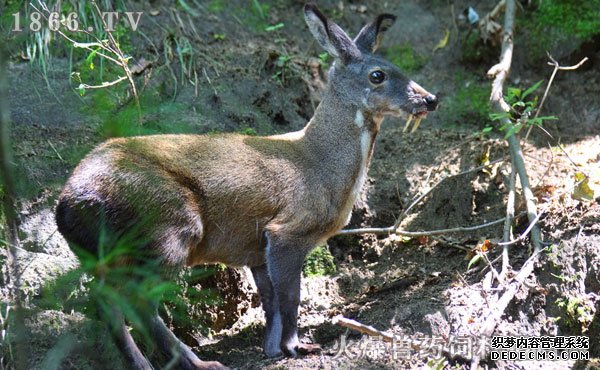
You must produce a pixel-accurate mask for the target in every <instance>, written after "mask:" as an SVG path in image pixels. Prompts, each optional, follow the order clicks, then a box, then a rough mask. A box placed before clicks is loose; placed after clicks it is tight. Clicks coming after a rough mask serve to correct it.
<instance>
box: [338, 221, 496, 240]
mask: <svg viewBox="0 0 600 370" xmlns="http://www.w3.org/2000/svg"><path fill="white" fill-rule="evenodd" d="M504 219H505V217H502V218H500V219H497V220H494V221H490V222H486V223H484V224H480V225H476V226H466V227H454V228H450V229H439V230H430V231H404V230H398V229H395V228H394V227H393V226H390V227H382V228H377V227H372V228H363V229H348V230H340V231H339V232H338V233H337V234H336V235H356V234H375V235H389V234H396V235H403V236H412V237H416V236H430V235H439V234H449V233H457V232H465V231H475V230H479V229H484V228H486V227H490V226H494V225H497V224H500V223H502V222H504Z"/></svg>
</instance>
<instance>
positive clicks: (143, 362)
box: [106, 308, 152, 370]
mask: <svg viewBox="0 0 600 370" xmlns="http://www.w3.org/2000/svg"><path fill="white" fill-rule="evenodd" d="M106 323H107V324H108V327H109V330H110V333H111V334H112V336H113V338H114V340H115V342H116V345H117V347H118V348H119V351H121V353H122V354H123V356H124V357H125V361H126V362H127V365H128V368H130V369H134V370H151V369H152V365H150V362H149V361H148V360H147V359H146V357H144V355H143V354H142V352H141V351H140V349H139V348H138V346H137V345H136V344H135V342H134V341H133V338H132V337H131V333H130V332H129V330H128V329H127V327H126V326H125V320H124V319H123V314H122V313H121V312H120V311H119V310H118V309H116V308H115V309H113V310H112V317H111V318H108V320H106Z"/></svg>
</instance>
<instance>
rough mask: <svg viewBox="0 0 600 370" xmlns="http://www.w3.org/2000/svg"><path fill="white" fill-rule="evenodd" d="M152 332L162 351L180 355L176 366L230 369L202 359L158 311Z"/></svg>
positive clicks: (185, 368) (187, 369)
mask: <svg viewBox="0 0 600 370" xmlns="http://www.w3.org/2000/svg"><path fill="white" fill-rule="evenodd" d="M150 334H151V335H152V338H154V341H155V343H156V345H157V346H158V348H159V349H160V351H161V352H162V353H163V354H164V355H166V356H167V358H169V357H173V356H178V357H179V361H178V363H177V366H175V367H174V368H176V369H182V370H197V369H207V370H208V369H211V370H224V369H228V368H227V367H226V366H223V365H222V364H221V363H220V362H217V361H202V360H200V359H199V358H198V356H196V354H195V353H194V352H192V350H191V349H190V347H188V346H187V345H185V344H184V343H183V342H181V341H180V340H179V339H178V338H177V337H176V336H175V334H173V332H171V330H169V328H167V326H166V325H165V323H164V321H163V320H162V319H161V318H160V316H158V313H156V314H155V315H154V316H153V317H152V318H151V319H150Z"/></svg>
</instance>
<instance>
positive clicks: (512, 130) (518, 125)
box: [504, 122, 523, 139]
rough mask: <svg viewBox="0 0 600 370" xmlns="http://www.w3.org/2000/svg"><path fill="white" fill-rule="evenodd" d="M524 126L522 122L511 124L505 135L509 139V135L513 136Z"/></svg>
mask: <svg viewBox="0 0 600 370" xmlns="http://www.w3.org/2000/svg"><path fill="white" fill-rule="evenodd" d="M522 127H523V124H522V123H520V122H519V123H516V124H514V125H511V127H509V129H508V131H507V132H506V135H504V138H505V139H508V138H509V137H511V136H512V135H514V134H516V133H517V132H519V131H521V128H522Z"/></svg>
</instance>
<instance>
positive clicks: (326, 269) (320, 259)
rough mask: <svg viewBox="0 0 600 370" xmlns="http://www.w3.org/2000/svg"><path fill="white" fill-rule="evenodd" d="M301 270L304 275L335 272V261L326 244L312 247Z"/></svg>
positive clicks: (321, 274)
mask: <svg viewBox="0 0 600 370" xmlns="http://www.w3.org/2000/svg"><path fill="white" fill-rule="evenodd" d="M302 271H303V272H304V275H306V276H323V275H331V274H333V273H335V272H336V266H335V261H334V258H333V256H332V255H331V253H330V252H329V249H327V246H320V247H317V248H315V249H313V250H312V251H311V252H310V253H309V254H308V256H307V257H306V260H305V261H304V267H303V269H302Z"/></svg>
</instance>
